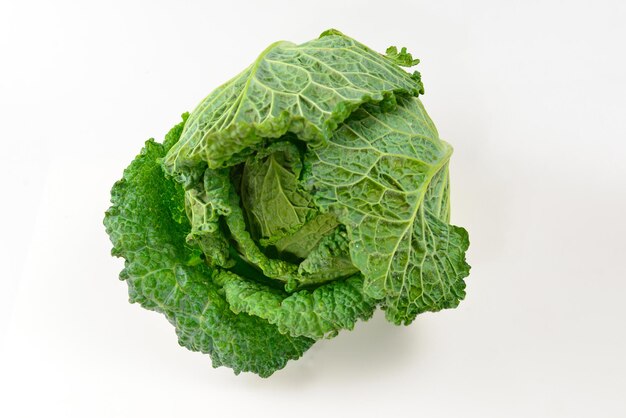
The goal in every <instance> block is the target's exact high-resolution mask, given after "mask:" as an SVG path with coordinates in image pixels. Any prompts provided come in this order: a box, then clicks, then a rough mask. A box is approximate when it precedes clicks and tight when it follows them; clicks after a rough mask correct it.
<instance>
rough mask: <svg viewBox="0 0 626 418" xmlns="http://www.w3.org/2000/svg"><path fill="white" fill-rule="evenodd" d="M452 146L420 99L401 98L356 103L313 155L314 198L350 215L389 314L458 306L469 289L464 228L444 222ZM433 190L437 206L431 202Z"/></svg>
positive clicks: (368, 282)
mask: <svg viewBox="0 0 626 418" xmlns="http://www.w3.org/2000/svg"><path fill="white" fill-rule="evenodd" d="M347 153H350V156H351V157H350V158H344V156H345V155H346V154H347ZM451 153H452V148H451V147H450V146H449V145H448V144H447V143H445V142H443V141H441V140H440V139H439V136H438V134H437V131H436V130H435V128H434V125H433V124H432V121H431V120H430V118H429V117H428V116H427V114H426V112H425V110H424V108H423V106H422V104H421V102H420V100H419V99H417V98H398V107H397V108H396V109H394V110H393V111H384V110H383V109H381V108H380V107H379V106H375V105H370V106H364V107H363V108H361V109H359V110H357V111H356V112H355V113H354V114H353V116H351V117H350V119H348V120H347V121H346V122H345V123H344V124H343V125H342V126H341V127H340V128H339V129H338V130H337V132H335V134H334V135H333V137H332V138H331V139H330V140H329V144H328V146H326V147H322V148H319V149H316V150H312V151H311V152H310V154H309V160H308V162H307V165H308V166H309V172H308V174H307V176H308V182H309V184H310V187H311V188H312V190H313V192H314V195H315V201H316V204H317V205H318V206H320V207H322V208H324V207H325V208H328V209H330V210H332V211H333V212H334V213H335V214H336V215H337V217H338V219H339V220H340V222H342V223H343V224H345V226H346V229H347V231H348V234H349V237H350V241H351V245H350V254H351V257H352V262H353V263H354V265H355V266H356V267H357V268H358V269H359V270H360V271H361V272H362V273H363V275H364V276H365V292H366V293H367V294H368V295H370V296H372V297H374V298H378V299H384V300H385V302H384V304H385V307H386V308H387V318H388V319H389V320H390V321H393V322H394V323H397V324H400V323H405V324H407V323H410V322H411V321H412V320H413V319H414V318H415V315H417V314H418V313H421V312H425V311H437V310H440V309H443V308H450V307H454V306H456V305H457V304H458V302H459V300H461V299H462V298H463V297H464V296H465V292H464V290H463V289H464V287H465V284H464V282H463V278H464V277H465V276H467V274H469V266H468V265H467V263H466V262H465V250H466V249H467V245H468V242H467V234H466V233H465V231H464V230H463V229H462V228H457V227H451V226H448V225H447V224H446V222H447V217H448V211H447V199H448V190H449V188H448V187H447V186H446V179H445V178H446V175H445V172H446V170H447V163H448V160H449V158H450V155H451ZM440 172H441V173H440ZM433 178H436V182H435V183H432V180H433ZM431 183H432V186H433V190H432V191H429V187H430V186H431ZM427 194H428V195H429V201H430V202H431V203H429V205H428V208H429V209H430V210H432V211H434V213H431V212H429V211H428V210H426V207H427V205H426V204H425V203H424V198H425V196H426V195H427ZM437 196H439V199H440V202H441V203H439V204H437V203H434V201H436V200H437ZM442 208H444V209H442ZM437 216H441V219H438V218H437Z"/></svg>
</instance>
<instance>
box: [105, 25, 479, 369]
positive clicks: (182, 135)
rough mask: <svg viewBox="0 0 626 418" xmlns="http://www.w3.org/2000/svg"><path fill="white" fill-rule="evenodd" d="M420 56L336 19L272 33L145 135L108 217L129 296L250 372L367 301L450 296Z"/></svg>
mask: <svg viewBox="0 0 626 418" xmlns="http://www.w3.org/2000/svg"><path fill="white" fill-rule="evenodd" d="M417 62H418V60H414V59H413V58H412V57H411V54H409V53H407V52H406V50H405V49H404V48H403V49H401V50H400V51H398V50H397V49H396V48H395V47H391V48H389V49H388V50H387V53H386V55H381V54H378V53H376V52H374V51H372V50H371V49H369V48H368V47H366V46H364V45H362V44H360V43H359V42H357V41H355V40H354V39H351V38H349V37H347V36H345V35H343V34H342V33H340V32H338V31H335V30H329V31H326V32H324V33H323V34H322V35H321V36H320V38H318V39H315V40H313V41H310V42H307V43H304V44H302V45H295V44H293V43H290V42H277V43H274V44H272V45H270V46H269V47H268V48H267V49H266V50H265V51H263V53H262V54H261V55H260V56H259V57H258V59H257V60H256V61H255V62H254V63H253V64H252V65H251V66H249V67H248V68H247V69H245V70H244V71H243V72H242V73H241V74H239V75H237V76H236V77H234V78H233V79H232V80H230V81H228V82H227V83H225V84H223V85H222V86H220V87H218V88H217V89H215V90H214V91H213V92H212V93H211V94H210V95H209V96H208V97H207V98H206V99H204V100H203V101H202V102H201V103H200V105H199V106H198V107H197V108H196V109H195V110H194V111H193V112H192V113H191V114H189V115H188V114H184V115H183V120H182V122H181V123H179V124H178V125H176V126H175V127H174V128H173V129H172V130H171V131H170V132H169V133H168V134H167V136H166V137H165V140H164V142H163V143H162V144H161V143H157V142H155V141H154V140H149V141H148V142H146V144H145V147H144V148H143V150H142V151H141V153H140V154H139V155H138V156H137V157H136V158H135V160H134V161H133V162H132V163H131V164H130V166H129V167H128V168H127V169H126V170H125V172H124V176H123V178H122V179H121V180H119V181H118V182H117V183H116V184H115V185H114V186H113V189H112V192H111V194H112V198H111V201H112V204H113V205H112V206H111V208H110V209H109V210H108V211H107V213H106V216H105V220H104V223H105V225H106V229H107V232H108V234H109V236H110V237H111V241H112V242H113V251H112V253H113V255H115V256H119V257H123V258H124V259H125V260H126V263H125V267H124V270H123V271H122V272H121V274H120V278H121V279H123V280H126V282H127V283H128V287H129V294H130V300H131V302H138V303H140V304H141V305H142V306H143V307H145V308H147V309H151V310H155V311H158V312H161V313H163V314H164V315H165V316H166V317H167V319H168V320H169V321H170V322H171V323H172V324H173V325H174V326H175V327H176V333H177V335H178V339H179V342H180V344H181V345H183V346H185V347H187V348H189V349H191V350H196V351H201V352H204V353H208V354H210V356H211V358H212V360H213V365H214V366H215V367H217V366H220V365H224V366H227V367H231V368H232V369H233V370H234V371H235V373H239V372H241V371H251V372H254V373H257V374H259V375H260V376H263V377H266V376H269V375H271V374H272V373H273V372H274V371H276V370H278V369H280V368H282V367H284V366H285V364H286V363H287V361H288V360H290V359H297V358H299V357H300V356H301V355H302V354H303V353H304V352H305V351H306V350H307V349H308V348H309V347H310V346H311V345H312V344H313V343H314V342H315V341H316V340H318V339H321V338H330V337H333V336H335V335H336V334H337V332H338V331H339V330H342V329H352V328H353V327H354V325H355V323H356V322H357V321H358V320H367V319H369V318H370V317H371V316H372V314H373V312H374V310H375V309H376V308H379V307H380V308H382V309H383V310H384V311H385V313H386V317H387V319H388V320H389V321H390V322H392V323H394V324H409V323H410V322H412V321H413V320H414V319H415V317H416V315H417V314H419V313H422V312H427V311H431V312H434V311H439V310H441V309H445V308H454V307H456V306H457V305H458V304H459V301H460V300H461V299H463V297H464V296H465V291H464V288H465V283H464V281H463V279H464V278H465V277H466V276H467V275H468V273H469V265H468V264H467V263H466V262H465V251H466V250H467V248H468V245H469V240H468V235H467V232H466V231H465V230H464V229H463V228H460V227H457V226H453V225H450V224H449V218H450V200H449V191H450V181H449V175H448V163H449V160H450V155H451V153H452V148H451V147H450V145H448V144H447V143H446V142H444V141H442V140H441V139H439V136H438V134H437V130H436V129H435V126H434V124H433V122H432V121H431V120H430V118H429V117H428V115H427V114H426V111H425V110H424V107H423V106H422V103H421V101H420V100H419V98H418V96H419V95H420V94H422V93H423V86H422V82H421V80H420V75H419V73H417V72H414V73H412V74H411V73H408V72H406V71H405V70H404V69H402V68H401V67H402V66H404V67H410V66H413V65H415V64H417Z"/></svg>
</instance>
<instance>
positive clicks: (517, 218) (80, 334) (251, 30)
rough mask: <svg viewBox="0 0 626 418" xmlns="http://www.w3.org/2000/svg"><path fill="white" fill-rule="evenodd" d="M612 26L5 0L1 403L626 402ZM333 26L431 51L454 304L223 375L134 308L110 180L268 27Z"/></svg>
mask: <svg viewBox="0 0 626 418" xmlns="http://www.w3.org/2000/svg"><path fill="white" fill-rule="evenodd" d="M227 3H228V4H227ZM369 3H371V4H369ZM625 20H626V7H625V6H624V5H623V3H622V2H620V1H617V0H616V1H599V0H595V1H589V2H582V1H570V2H567V1H563V2H557V1H520V2H513V1H509V2H504V1H483V0H476V1H471V2H468V1H457V2H451V1H437V2H435V1H405V2H401V1H395V2H394V1H390V0H386V1H382V2H367V1H363V0H362V1H354V2H341V1H337V0H335V1H319V0H316V1H309V2H299V3H298V2H295V1H294V2H278V1H273V2H258V4H253V3H248V4H246V3H243V2H235V1H233V2H226V1H223V2H216V4H210V2H208V1H198V2H185V1H178V2H175V1H172V2H165V1H145V2H140V1H111V2H106V1H103V2H86V1H76V2H67V1H13V2H8V3H7V2H6V1H3V2H2V3H1V6H0V118H1V122H2V123H1V127H0V129H1V132H0V137H1V138H2V139H1V140H2V154H1V155H2V162H1V163H0V170H1V171H0V181H1V182H2V184H1V187H0V191H1V196H2V204H1V209H0V210H1V216H0V237H1V244H2V248H1V249H0V257H1V258H2V270H1V273H0V280H1V291H0V338H1V339H0V343H1V347H2V348H1V350H2V352H1V353H0V386H2V388H0V416H3V417H11V418H13V417H16V418H19V417H43V416H46V417H142V416H150V417H155V418H156V417H166V416H167V417H171V416H176V417H185V416H194V417H202V416H261V417H262V416H271V417H286V416H289V417H294V416H298V417H319V416H423V417H429V418H432V417H458V416H465V417H591V416H594V417H623V416H626V401H625V400H624V394H625V393H626V355H625V353H626V335H625V334H626V333H625V329H626V325H625V323H624V322H625V321H626V314H625V310H624V304H625V295H626V267H625V266H626V262H625V259H626V221H625V217H624V214H625V212H626V161H625V158H626V145H625V144H626V122H625V121H626V81H625V80H626V77H625V75H626V61H625V56H626V50H625V46H624V45H625V44H624V41H625V40H626V29H625V28H626V25H625V24H624V21H625ZM330 27H335V28H337V29H340V30H341V31H343V32H344V33H346V34H348V35H350V36H353V37H355V38H356V39H358V40H360V41H361V42H363V43H365V44H367V45H369V46H371V47H372V48H374V49H376V50H378V51H384V49H385V48H386V47H387V46H388V45H390V44H396V45H398V46H407V47H408V48H409V50H410V51H411V52H413V53H414V54H415V55H416V56H417V57H419V58H420V59H421V60H422V63H421V64H420V65H419V69H420V71H421V72H422V74H423V80H424V84H425V86H426V95H425V96H424V99H423V100H424V103H425V105H426V107H427V109H428V110H429V112H430V114H431V116H432V118H433V119H434V121H435V123H436V124H437V126H438V128H439V131H440V133H441V136H442V137H443V138H444V139H446V140H447V141H448V142H450V143H452V144H453V145H454V147H455V154H454V156H453V159H452V204H453V214H452V217H453V222H454V223H456V224H459V225H463V226H465V227H466V228H467V229H468V230H469V232H470V237H471V241H472V245H471V247H470V251H469V253H468V260H469V262H470V264H471V265H472V266H473V268H472V274H471V276H470V277H469V279H468V281H467V283H468V286H467V298H466V300H465V301H464V302H463V303H462V304H461V305H460V307H459V308H458V309H456V310H451V311H445V312H440V313H437V314H425V315H422V316H420V317H418V319H417V320H416V321H415V322H414V323H413V324H412V325H411V326H409V327H407V328H399V327H395V326H392V325H390V324H387V323H386V322H385V321H384V318H383V317H382V315H377V316H376V317H375V318H374V319H373V320H372V321H370V322H369V323H362V324H359V325H358V326H357V329H356V330H355V331H354V332H351V333H350V332H344V333H342V334H341V335H339V337H337V338H335V339H334V340H330V341H323V342H320V343H318V344H316V345H315V346H314V347H313V348H312V349H311V350H310V351H309V352H308V353H306V354H305V356H304V358H302V359H301V360H299V361H297V362H290V363H289V364H288V366H287V367H286V368H285V369H284V370H282V371H280V372H278V373H276V374H275V375H274V376H273V377H271V378H270V379H268V380H263V379H260V378H258V377H256V376H254V375H250V374H242V375H240V376H234V375H233V373H232V372H231V371H230V370H229V369H225V368H220V369H212V368H211V365H210V361H209V358H208V357H207V356H204V355H201V354H198V353H192V352H189V351H187V350H185V349H183V348H180V347H179V346H178V344H177V341H176V337H175V335H174V331H173V329H172V327H171V326H170V324H168V323H167V321H166V320H165V319H164V318H163V317H162V316H160V315H158V314H156V313H153V312H148V311H145V310H143V309H141V308H140V307H139V306H138V305H130V304H128V302H127V294H126V291H127V289H126V285H125V284H124V283H123V282H120V281H118V280H117V275H118V273H119V271H120V269H121V268H122V260H120V259H114V258H111V257H110V256H109V251H110V247H111V245H110V243H109V241H108V237H107V236H106V234H105V232H104V228H103V226H102V218H103V214H104V211H105V209H106V208H107V207H108V205H109V202H108V200H109V190H110V187H111V185H112V184H113V182H114V181H115V180H117V179H118V178H119V177H120V176H121V173H122V170H123V168H124V167H125V166H127V165H128V163H129V162H130V161H131V160H132V158H133V157H134V156H135V155H136V154H137V152H138V151H139V149H140V148H141V146H142V144H143V142H144V140H145V139H147V138H148V137H150V136H154V137H156V138H158V139H161V138H162V137H163V135H164V134H165V132H166V131H167V130H168V128H169V127H171V126H172V125H174V124H175V123H177V121H178V120H179V115H180V114H181V113H182V112H184V111H187V110H192V109H193V108H194V107H195V105H196V104H197V103H198V102H199V101H200V100H201V99H202V98H203V97H204V96H205V95H207V94H208V93H209V92H210V91H211V90H212V89H213V88H215V87H216V86H218V85H219V84H221V83H222V82H224V81H225V80H227V79H228V78H230V77H231V76H233V75H235V74H236V73H237V72H239V71H240V70H241V69H243V68H244V67H245V66H247V65H248V64H249V63H250V62H251V61H252V60H254V58H255V56H256V55H257V54H258V53H259V52H260V51H262V50H263V49H264V48H265V47H266V46H267V45H268V44H269V43H271V42H273V41H276V40H278V39H287V40H291V41H295V42H304V41H307V40H309V39H312V38H314V37H316V36H317V35H318V34H319V33H320V32H322V31H323V30H324V29H327V28H330Z"/></svg>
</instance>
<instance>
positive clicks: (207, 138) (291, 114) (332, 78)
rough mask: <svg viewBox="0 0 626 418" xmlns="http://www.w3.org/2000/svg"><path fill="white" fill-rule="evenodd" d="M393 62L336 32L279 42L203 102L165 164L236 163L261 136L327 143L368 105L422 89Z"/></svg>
mask: <svg viewBox="0 0 626 418" xmlns="http://www.w3.org/2000/svg"><path fill="white" fill-rule="evenodd" d="M396 60H397V57H395V56H393V57H392V56H390V57H386V56H384V55H381V54H379V53H377V52H374V51H372V50H371V49H369V48H368V47H366V46H365V45H363V44H361V43H359V42H357V41H355V40H354V39H352V38H349V37H347V36H345V35H343V34H341V33H340V32H338V31H335V30H329V31H326V32H325V33H323V34H322V36H321V37H320V38H318V39H315V40H312V41H310V42H306V43H304V44H302V45H295V44H293V43H291V42H286V41H280V42H276V43H274V44H272V45H270V46H269V47H268V48H267V49H266V50H265V51H264V52H263V53H262V54H261V55H260V56H259V57H258V58H257V60H256V61H255V62H254V63H253V64H252V65H251V66H249V67H248V68H246V69H245V70H244V71H243V72H242V73H240V74H239V75H238V76H236V77H235V78H233V79H232V80H230V81H228V82H227V83H225V84H223V85H222V86H220V87H218V88H217V89H215V90H214V91H213V92H212V93H211V94H210V95H209V96H208V97H206V98H205V99H204V100H203V101H202V102H201V103H200V105H199V106H198V107H197V108H196V109H195V110H194V111H193V112H192V114H191V116H190V118H189V120H188V122H187V124H186V126H185V129H184V131H183V134H182V136H181V139H180V141H179V142H178V143H177V144H176V145H174V147H172V149H171V150H170V151H169V152H168V154H167V156H166V158H165V160H164V163H163V165H164V168H165V170H166V171H167V172H168V173H170V174H180V173H184V172H186V171H190V170H191V171H192V170H193V169H194V168H195V167H197V166H198V164H204V163H205V162H206V163H207V164H208V166H209V167H210V168H218V167H222V166H232V165H234V164H237V163H239V162H242V161H243V160H245V157H246V156H247V155H250V154H251V153H252V152H253V151H254V150H255V148H259V147H262V146H263V141H264V138H278V137H280V136H282V135H284V134H285V133H287V132H292V133H295V134H296V135H297V136H298V138H299V139H300V140H302V141H306V142H310V143H311V144H312V145H315V144H323V143H324V142H325V140H326V139H328V138H329V137H330V135H331V134H332V132H333V131H334V130H335V129H336V128H337V126H338V125H339V124H340V123H341V122H342V121H343V120H344V119H346V118H347V117H348V116H349V115H350V113H352V111H354V110H355V109H356V108H358V107H359V106H360V105H362V104H363V103H367V102H380V101H383V100H384V99H386V98H388V99H391V100H393V96H394V94H396V93H403V94H408V95H412V96H417V95H418V94H420V93H422V92H423V86H422V83H421V81H420V78H419V73H417V72H415V73H414V74H413V75H411V74H409V73H407V72H406V71H404V70H402V69H401V68H400V67H398V66H397V65H396Z"/></svg>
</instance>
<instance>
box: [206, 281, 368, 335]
mask: <svg viewBox="0 0 626 418" xmlns="http://www.w3.org/2000/svg"><path fill="white" fill-rule="evenodd" d="M216 280H217V281H218V282H219V283H221V284H222V285H223V287H224V292H225V295H226V300H227V301H228V303H229V304H230V307H231V309H232V310H233V311H234V312H237V313H239V312H246V313H249V314H251V315H256V316H258V317H260V318H263V319H266V320H267V321H268V322H269V323H270V324H275V325H276V326H277V327H278V329H279V330H280V332H283V333H286V334H289V335H292V336H305V337H309V338H313V339H320V338H330V337H334V336H335V335H337V332H338V331H339V330H342V329H348V330H351V329H353V328H354V324H355V323H356V321H357V320H359V319H361V320H367V319H369V318H371V317H372V314H373V313H374V309H375V307H376V302H375V301H374V300H373V299H371V298H369V297H368V296H366V295H365V294H364V293H363V278H362V277H360V276H359V275H357V276H354V277H351V278H348V279H346V280H340V281H335V282H332V283H329V284H327V285H325V286H321V287H318V288H316V289H315V290H312V291H309V290H301V291H299V292H297V293H294V294H291V295H289V294H287V293H285V292H283V291H281V290H279V289H274V288H271V287H269V286H264V285H261V284H259V283H255V282H254V281H252V280H246V279H244V278H241V277H239V276H237V275H235V274H233V273H230V272H221V273H219V275H218V277H217V278H216Z"/></svg>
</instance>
